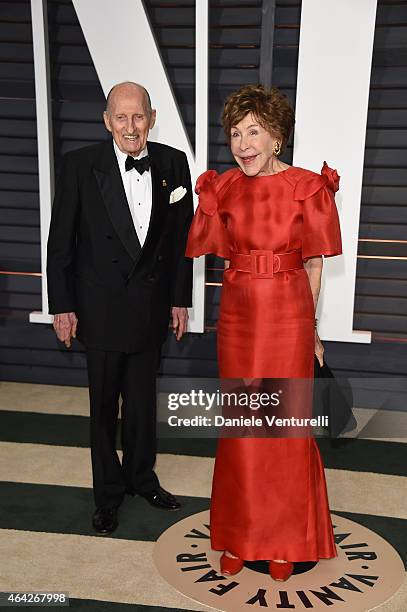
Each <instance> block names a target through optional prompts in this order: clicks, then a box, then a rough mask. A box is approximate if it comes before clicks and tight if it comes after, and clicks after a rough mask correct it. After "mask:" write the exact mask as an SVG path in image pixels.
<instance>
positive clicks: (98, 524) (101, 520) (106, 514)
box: [92, 508, 119, 535]
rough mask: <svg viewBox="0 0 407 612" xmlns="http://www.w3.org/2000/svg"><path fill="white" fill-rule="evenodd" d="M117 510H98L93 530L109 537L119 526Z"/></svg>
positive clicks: (94, 516) (94, 518) (95, 514)
mask: <svg viewBox="0 0 407 612" xmlns="http://www.w3.org/2000/svg"><path fill="white" fill-rule="evenodd" d="M118 524H119V523H118V521H117V508H96V510H95V513H94V515H93V519H92V525H93V529H94V530H95V531H97V532H98V533H99V534H100V535H108V534H109V533H113V531H114V530H115V529H116V527H117V526H118Z"/></svg>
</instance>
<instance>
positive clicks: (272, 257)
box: [230, 249, 304, 278]
mask: <svg viewBox="0 0 407 612" xmlns="http://www.w3.org/2000/svg"><path fill="white" fill-rule="evenodd" d="M303 267H304V263H303V261H302V256H301V251H300V250H297V251H289V252H288V253H274V251H266V250H256V249H254V250H251V251H250V255H244V254H243V253H232V255H231V257H230V268H231V269H232V270H239V271H240V272H250V273H251V277H252V278H273V276H274V274H276V273H277V272H286V271H288V270H298V269H300V268H303Z"/></svg>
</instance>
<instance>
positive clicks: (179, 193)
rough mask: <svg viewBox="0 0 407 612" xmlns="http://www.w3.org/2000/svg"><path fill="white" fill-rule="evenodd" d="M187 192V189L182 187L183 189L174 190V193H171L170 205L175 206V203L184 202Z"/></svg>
mask: <svg viewBox="0 0 407 612" xmlns="http://www.w3.org/2000/svg"><path fill="white" fill-rule="evenodd" d="M186 192H187V190H186V189H185V187H182V185H181V187H177V188H176V189H174V191H171V193H170V204H175V202H179V200H182V198H183V197H184V195H185V194H186Z"/></svg>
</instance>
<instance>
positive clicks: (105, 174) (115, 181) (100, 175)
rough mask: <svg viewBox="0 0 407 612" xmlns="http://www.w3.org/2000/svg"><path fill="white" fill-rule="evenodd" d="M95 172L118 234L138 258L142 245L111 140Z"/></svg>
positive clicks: (135, 257)
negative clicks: (135, 227)
mask: <svg viewBox="0 0 407 612" xmlns="http://www.w3.org/2000/svg"><path fill="white" fill-rule="evenodd" d="M93 172H94V174H95V177H96V180H97V182H98V185H99V189H100V191H101V194H102V198H103V203H104V205H105V207H106V210H107V213H108V215H109V217H110V220H111V222H112V224H113V227H114V229H115V231H116V233H117V235H118V236H119V238H120V240H121V241H122V243H123V245H124V247H125V248H126V250H127V252H128V253H129V255H130V256H131V257H132V259H134V260H136V259H138V257H139V255H140V252H141V245H140V241H139V239H138V236H137V233H136V230H135V229H134V224H133V219H132V216H131V213H130V208H129V204H128V202H127V198H126V192H125V190H124V186H123V181H122V177H121V175H120V170H119V164H118V163H117V158H116V155H115V152H114V149H113V143H112V141H111V140H110V141H108V142H106V144H105V145H104V147H103V149H102V156H101V158H100V160H99V162H98V163H97V164H95V166H94V168H93Z"/></svg>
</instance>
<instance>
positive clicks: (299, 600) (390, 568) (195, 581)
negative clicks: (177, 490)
mask: <svg viewBox="0 0 407 612" xmlns="http://www.w3.org/2000/svg"><path fill="white" fill-rule="evenodd" d="M332 521H333V524H334V532H335V538H336V544H337V550H338V557H337V558H335V559H329V560H323V561H320V562H319V563H318V564H317V565H313V564H312V563H309V564H301V567H299V568H298V569H299V570H300V571H297V572H296V573H295V575H293V576H291V578H290V579H289V580H288V581H287V582H284V583H278V582H274V581H273V580H272V579H271V578H270V577H269V576H268V575H267V574H265V573H264V568H263V567H262V565H261V563H260V564H251V565H250V564H247V565H246V566H245V567H244V568H243V570H242V571H241V572H240V573H239V574H237V575H236V576H231V577H224V576H222V575H221V574H220V571H219V557H220V553H218V552H215V551H212V550H211V548H210V541H209V511H204V512H200V513H198V514H194V515H192V516H189V517H188V518H186V519H183V520H182V521H179V522H178V523H175V524H174V525H172V527H170V528H169V529H167V530H166V531H165V532H164V533H163V534H162V535H161V536H160V538H159V539H158V541H157V542H156V544H155V547H154V553H153V555H154V562H155V564H156V566H157V568H158V571H159V572H160V574H161V575H162V576H163V578H164V579H165V580H166V581H167V582H168V583H169V584H171V585H172V586H173V587H174V588H175V589H177V590H178V591H180V592H181V593H183V594H184V595H186V596H187V597H190V598H191V599H193V600H195V601H197V602H199V603H202V604H204V605H206V606H209V607H212V608H214V609H215V610H224V611H225V612H238V611H240V610H242V611H245V610H247V611H248V610H258V609H261V610H295V612H298V611H299V610H312V611H319V610H327V609H329V610H330V611H332V612H335V611H336V610H342V611H344V610H347V611H350V612H366V611H368V610H372V609H373V608H375V607H376V606H378V605H379V604H381V603H383V602H384V601H386V600H387V599H389V598H390V597H391V596H392V595H393V594H394V593H395V592H396V591H397V590H398V589H399V587H400V586H401V583H402V581H403V579H404V576H405V569H404V565H403V562H402V560H401V559H400V557H399V555H398V553H397V552H396V551H395V550H394V548H393V547H392V546H390V544H389V543H388V542H386V540H384V539H383V538H381V537H380V536H378V535H377V534H376V533H375V532H373V531H371V530H370V529H367V528H366V527H363V526H362V525H359V524H358V523H355V522H354V521H350V520H349V519H346V518H343V517H341V516H337V515H336V514H333V515H332Z"/></svg>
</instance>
